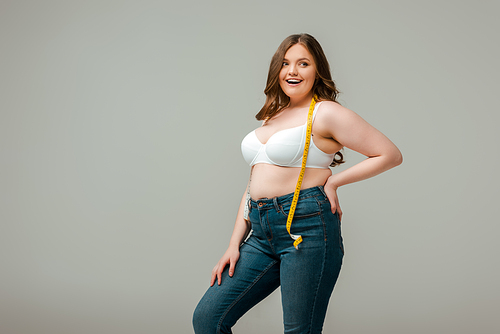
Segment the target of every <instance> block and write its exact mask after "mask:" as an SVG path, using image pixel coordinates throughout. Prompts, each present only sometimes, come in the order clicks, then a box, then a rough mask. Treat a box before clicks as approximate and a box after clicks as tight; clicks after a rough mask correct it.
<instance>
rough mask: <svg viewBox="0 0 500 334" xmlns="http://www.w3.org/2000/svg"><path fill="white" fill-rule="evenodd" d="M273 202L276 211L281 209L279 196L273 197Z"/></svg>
mask: <svg viewBox="0 0 500 334" xmlns="http://www.w3.org/2000/svg"><path fill="white" fill-rule="evenodd" d="M273 204H274V208H275V209H276V211H278V212H279V211H280V207H279V204H278V198H277V197H274V198H273Z"/></svg>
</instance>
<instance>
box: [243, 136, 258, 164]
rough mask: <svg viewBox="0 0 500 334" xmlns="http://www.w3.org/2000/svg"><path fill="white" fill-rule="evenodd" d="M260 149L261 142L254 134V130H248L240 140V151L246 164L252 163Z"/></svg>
mask: <svg viewBox="0 0 500 334" xmlns="http://www.w3.org/2000/svg"><path fill="white" fill-rule="evenodd" d="M261 149H262V144H261V142H260V141H259V139H258V138H257V136H256V135H255V131H252V132H250V133H249V134H247V135H246V136H245V138H243V140H242V142H241V153H242V154H243V159H245V161H246V162H247V164H249V165H252V163H253V161H254V160H255V159H256V158H257V156H258V155H259V151H260V150H261Z"/></svg>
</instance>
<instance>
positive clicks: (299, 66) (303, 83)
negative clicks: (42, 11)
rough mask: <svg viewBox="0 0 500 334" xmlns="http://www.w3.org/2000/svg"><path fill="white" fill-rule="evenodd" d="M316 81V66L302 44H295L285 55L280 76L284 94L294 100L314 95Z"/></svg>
mask: <svg viewBox="0 0 500 334" xmlns="http://www.w3.org/2000/svg"><path fill="white" fill-rule="evenodd" d="M315 80H316V64H315V63H314V61H313V57H312V55H311V54H310V53H309V51H307V49H306V48H305V47H304V46H302V44H295V45H294V46H292V47H291V48H290V49H288V51H287V52H286V53H285V58H284V59H283V65H282V68H281V71H280V75H279V82H280V86H281V89H282V90H283V92H284V93H285V94H286V95H288V97H290V98H291V99H292V98H304V97H307V95H311V94H312V87H313V85H314V81H315Z"/></svg>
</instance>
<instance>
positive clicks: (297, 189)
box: [286, 96, 317, 249]
mask: <svg viewBox="0 0 500 334" xmlns="http://www.w3.org/2000/svg"><path fill="white" fill-rule="evenodd" d="M316 98H317V96H314V97H313V99H312V101H311V105H310V106H309V113H308V114H307V132H306V144H305V146H304V154H303V155H302V167H301V168H300V174H299V179H298V180H297V186H296V187H295V192H294V193H293V200H292V206H291V207H290V211H289V212H288V219H287V221H286V230H287V231H288V234H290V236H291V237H292V239H293V240H295V241H294V242H293V245H294V246H295V248H296V249H299V244H300V243H301V242H302V236H300V235H295V234H292V233H290V227H291V226H292V220H293V215H294V214H295V208H296V207H297V201H298V200H299V193H300V187H301V186H302V180H303V179H304V173H305V171H306V162H307V153H309V144H310V143H311V132H312V118H313V112H314V106H315V105H316Z"/></svg>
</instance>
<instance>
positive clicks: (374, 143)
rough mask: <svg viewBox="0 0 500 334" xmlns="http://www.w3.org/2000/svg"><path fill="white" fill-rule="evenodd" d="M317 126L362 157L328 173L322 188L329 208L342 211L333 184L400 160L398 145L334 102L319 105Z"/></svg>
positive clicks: (364, 175) (360, 177) (356, 178)
mask: <svg viewBox="0 0 500 334" xmlns="http://www.w3.org/2000/svg"><path fill="white" fill-rule="evenodd" d="M322 107H323V108H322V116H323V117H322V121H321V127H322V128H324V129H328V130H327V131H328V132H329V134H330V135H331V137H332V138H333V139H334V140H336V141H337V142H339V143H340V144H341V145H342V146H344V147H347V148H349V149H351V150H353V151H356V152H359V153H361V154H363V155H365V156H366V157H367V159H366V160H364V161H362V162H360V163H358V164H356V165H354V166H352V167H350V168H348V169H346V170H344V171H342V172H340V173H336V174H333V175H332V176H330V177H329V178H328V180H327V182H326V184H325V192H326V194H327V196H328V198H329V199H330V202H331V204H332V212H335V211H336V210H338V211H339V216H342V211H341V210H340V206H339V203H338V198H337V188H338V187H340V186H343V185H346V184H349V183H353V182H357V181H361V180H365V179H368V178H370V177H373V176H375V175H378V174H380V173H382V172H385V171H386V170H389V169H391V168H393V167H396V166H397V165H399V164H401V163H402V162H403V156H402V155H401V152H400V151H399V149H398V148H397V147H396V145H394V144H393V143H392V142H391V141H390V140H389V138H387V137H386V136H384V134H382V133H381V132H380V131H378V130H377V129H375V128H374V127H373V126H371V125H370V124H368V122H366V121H365V120H364V119H363V118H361V117H360V116H359V115H358V114H356V113H355V112H354V111H352V110H350V109H347V108H345V107H343V106H341V105H339V104H337V103H335V102H327V103H324V106H322Z"/></svg>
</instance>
